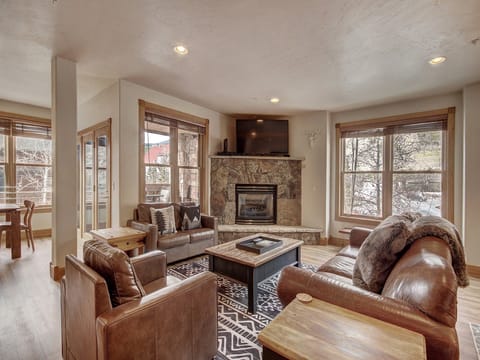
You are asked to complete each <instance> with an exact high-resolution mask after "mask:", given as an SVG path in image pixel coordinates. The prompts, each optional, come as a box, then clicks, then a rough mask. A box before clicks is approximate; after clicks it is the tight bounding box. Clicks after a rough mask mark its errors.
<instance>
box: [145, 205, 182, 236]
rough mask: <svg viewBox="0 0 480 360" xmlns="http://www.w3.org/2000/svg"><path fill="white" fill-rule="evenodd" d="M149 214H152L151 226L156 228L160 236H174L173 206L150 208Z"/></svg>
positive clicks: (175, 230)
mask: <svg viewBox="0 0 480 360" xmlns="http://www.w3.org/2000/svg"><path fill="white" fill-rule="evenodd" d="M150 212H151V214H152V224H153V225H157V226H158V232H159V233H160V234H162V235H165V234H174V233H176V232H177V229H176V227H175V211H174V208H173V206H168V207H165V208H162V209H155V208H153V207H151V208H150Z"/></svg>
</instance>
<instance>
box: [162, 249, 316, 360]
mask: <svg viewBox="0 0 480 360" xmlns="http://www.w3.org/2000/svg"><path fill="white" fill-rule="evenodd" d="M302 267H304V268H307V269H311V270H313V269H315V267H314V266H312V265H306V264H305V265H302ZM207 270H208V257H207V256H202V257H197V258H194V259H193V260H192V261H189V262H187V263H181V264H174V265H172V266H169V267H168V275H172V276H175V277H177V278H180V279H185V278H187V277H190V276H193V275H195V274H198V273H201V272H203V271H207ZM279 276H280V273H277V274H275V275H273V276H271V277H270V278H268V279H266V280H264V281H262V282H261V283H260V284H259V285H258V298H257V312H256V313H255V314H250V313H249V312H248V311H247V303H248V291H247V287H246V285H243V284H241V283H239V282H236V281H234V280H231V279H229V278H226V277H223V276H220V275H219V276H218V279H217V283H218V353H217V356H216V359H217V360H225V359H235V360H255V359H261V358H262V346H261V345H260V343H259V342H258V340H257V335H258V333H259V332H260V331H261V330H262V329H263V328H264V327H265V326H266V325H267V324H268V323H269V322H270V321H272V319H273V318H274V317H275V316H276V315H277V314H278V313H279V312H280V311H281V310H282V305H281V303H280V300H279V299H278V297H277V292H276V288H277V281H278V278H279Z"/></svg>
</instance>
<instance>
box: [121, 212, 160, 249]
mask: <svg viewBox="0 0 480 360" xmlns="http://www.w3.org/2000/svg"><path fill="white" fill-rule="evenodd" d="M127 226H129V227H131V228H132V229H136V230H140V231H145V232H146V233H147V237H146V238H145V252H149V251H153V250H157V241H158V226H157V225H153V224H149V223H145V222H140V221H135V220H128V221H127Z"/></svg>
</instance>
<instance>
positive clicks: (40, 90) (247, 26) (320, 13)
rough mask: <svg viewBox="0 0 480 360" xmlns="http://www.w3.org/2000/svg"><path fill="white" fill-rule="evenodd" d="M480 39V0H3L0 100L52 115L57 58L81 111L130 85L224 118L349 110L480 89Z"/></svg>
mask: <svg viewBox="0 0 480 360" xmlns="http://www.w3.org/2000/svg"><path fill="white" fill-rule="evenodd" d="M479 37H480V1H478V0H401V1H400V0H390V1H387V0H336V1H333V0H312V1H307V0H297V1H292V0H261V1H258V0H255V1H253V0H242V1H233V0H232V1H226V0H210V1H209V0H190V1H187V0H176V1H160V0H154V1H151V0H149V1H146V0H143V1H140V0H138V1H129V0H96V1H91V0H57V1H51V0H50V1H49V0H25V1H22V0H0V98H3V99H7V100H13V101H19V102H25V103H30V104H35V105H42V106H47V107H49V106H50V61H51V57H52V56H55V55H58V56H61V57H64V58H67V59H70V60H73V61H75V62H76V63H77V72H78V84H79V101H80V103H81V102H82V101H84V100H86V99H88V98H89V97H91V96H93V95H95V94H96V93H97V92H98V91H100V90H101V89H102V88H104V87H106V86H108V85H109V84H111V83H112V82H113V81H115V80H116V79H127V80H129V81H132V82H135V83H137V84H140V85H144V86H146V87H150V88H152V89H155V90H158V91H161V92H164V93H167V94H170V95H173V96H176V97H179V98H181V99H185V100H188V101H191V102H193V103H196V104H199V105H203V106H205V107H208V108H211V109H214V110H217V111H220V112H223V113H259V114H260V113H261V114H272V113H281V114H293V113H298V112H303V111H311V110H340V109H349V108H356V107H361V106H366V105H372V104H379V103H385V102H390V101H395V100H401V99H407V98H412V97H417V96H423V95H434V94H441V93H445V92H449V91H454V90H459V89H461V88H462V87H463V86H464V85H466V84H470V83H474V82H477V81H480V40H479V41H475V39H478V38H479ZM177 43H182V44H185V45H186V46H187V47H188V48H189V50H190V53H189V54H188V56H186V57H180V56H178V55H176V54H175V53H173V52H172V48H173V46H174V45H175V44H177ZM437 55H444V56H446V57H447V58H448V60H447V62H445V63H444V64H441V65H438V66H431V65H429V64H428V63H427V60H428V59H429V58H431V57H433V56H437ZM271 96H277V97H279V98H280V99H281V102H280V103H279V104H276V105H274V104H271V103H269V102H268V98H269V97H271Z"/></svg>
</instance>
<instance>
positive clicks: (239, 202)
mask: <svg viewBox="0 0 480 360" xmlns="http://www.w3.org/2000/svg"><path fill="white" fill-rule="evenodd" d="M235 204H236V206H235V207H236V215H235V223H236V224H244V225H245V224H265V225H267V224H268V225H273V224H276V221H277V185H268V184H261V185H257V184H236V185H235Z"/></svg>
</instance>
